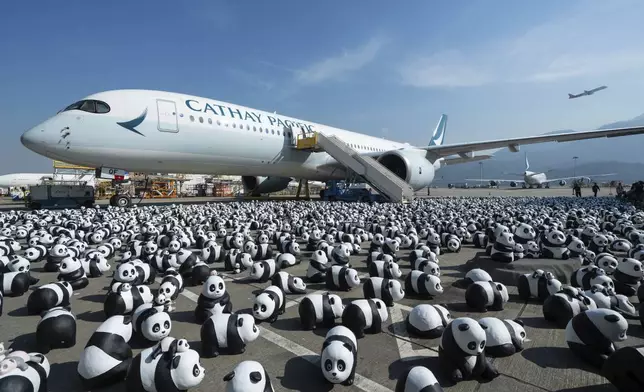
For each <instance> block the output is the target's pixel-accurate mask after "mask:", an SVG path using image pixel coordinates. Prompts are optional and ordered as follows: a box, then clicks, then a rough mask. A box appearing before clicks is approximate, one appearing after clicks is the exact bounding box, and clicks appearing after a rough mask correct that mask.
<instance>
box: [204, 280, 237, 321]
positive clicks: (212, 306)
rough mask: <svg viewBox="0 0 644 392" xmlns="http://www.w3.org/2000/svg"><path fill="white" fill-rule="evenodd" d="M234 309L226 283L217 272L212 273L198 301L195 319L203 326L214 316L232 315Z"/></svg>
mask: <svg viewBox="0 0 644 392" xmlns="http://www.w3.org/2000/svg"><path fill="white" fill-rule="evenodd" d="M232 309H233V304H232V302H231V301H230V295H229V294H228V291H226V282H224V280H223V279H222V278H221V277H220V276H219V275H217V273H216V272H214V271H213V272H211V275H210V276H209V277H208V279H207V280H206V282H205V283H204V284H203V287H202V289H201V294H199V298H198V299H197V306H196V307H195V319H196V320H197V322H198V323H199V324H203V323H204V322H205V321H206V320H207V319H208V317H210V316H212V315H213V314H216V313H230V312H232Z"/></svg>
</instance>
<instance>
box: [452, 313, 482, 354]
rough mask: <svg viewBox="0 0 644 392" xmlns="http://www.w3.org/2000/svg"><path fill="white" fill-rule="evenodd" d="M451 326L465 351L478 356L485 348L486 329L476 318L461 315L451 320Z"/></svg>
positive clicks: (454, 335)
mask: <svg viewBox="0 0 644 392" xmlns="http://www.w3.org/2000/svg"><path fill="white" fill-rule="evenodd" d="M449 328H451V330H452V336H453V337H454V341H455V342H456V344H457V345H458V347H459V348H460V349H461V350H462V351H463V352H464V353H466V354H468V355H471V356H476V355H478V354H480V353H482V352H483V350H484V349H485V330H483V328H482V327H481V326H480V325H479V323H477V322H476V321H475V320H473V319H471V318H469V317H459V318H457V319H454V321H452V322H451V325H450V326H449ZM443 336H445V335H443Z"/></svg>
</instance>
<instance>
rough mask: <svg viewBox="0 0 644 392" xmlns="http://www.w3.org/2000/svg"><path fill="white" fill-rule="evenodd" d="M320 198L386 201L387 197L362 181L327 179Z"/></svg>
mask: <svg viewBox="0 0 644 392" xmlns="http://www.w3.org/2000/svg"><path fill="white" fill-rule="evenodd" d="M320 198H321V199H322V200H324V201H363V202H374V201H376V202H381V203H383V202H386V201H387V199H386V198H385V197H384V196H382V195H381V194H379V193H376V192H374V191H373V190H372V188H371V187H370V186H369V185H367V184H364V183H350V182H347V181H343V180H339V181H336V180H334V181H327V183H326V188H325V189H323V190H321V191H320Z"/></svg>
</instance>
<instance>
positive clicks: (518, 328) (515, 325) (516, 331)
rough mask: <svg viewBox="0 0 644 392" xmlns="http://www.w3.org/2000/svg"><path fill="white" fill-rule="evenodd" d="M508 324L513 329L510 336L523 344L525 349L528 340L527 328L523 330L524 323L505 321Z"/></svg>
mask: <svg viewBox="0 0 644 392" xmlns="http://www.w3.org/2000/svg"><path fill="white" fill-rule="evenodd" d="M505 322H506V323H508V324H510V326H511V327H512V330H510V331H509V332H510V335H512V337H513V338H514V340H516V341H517V342H519V343H520V344H521V347H523V343H524V342H525V339H526V333H525V328H523V322H522V321H519V320H505Z"/></svg>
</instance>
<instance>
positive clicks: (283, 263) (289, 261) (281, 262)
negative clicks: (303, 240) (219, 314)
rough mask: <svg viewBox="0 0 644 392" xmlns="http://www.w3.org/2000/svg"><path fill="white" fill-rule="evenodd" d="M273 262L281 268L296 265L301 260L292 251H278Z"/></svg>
mask: <svg viewBox="0 0 644 392" xmlns="http://www.w3.org/2000/svg"><path fill="white" fill-rule="evenodd" d="M296 245H297V244H296ZM298 254H299V253H298ZM275 263H276V264H277V265H278V267H279V268H280V269H283V268H289V267H293V266H295V265H298V264H300V263H301V261H300V260H299V259H297V258H296V257H295V255H294V254H292V253H280V254H278V255H277V257H275Z"/></svg>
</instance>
